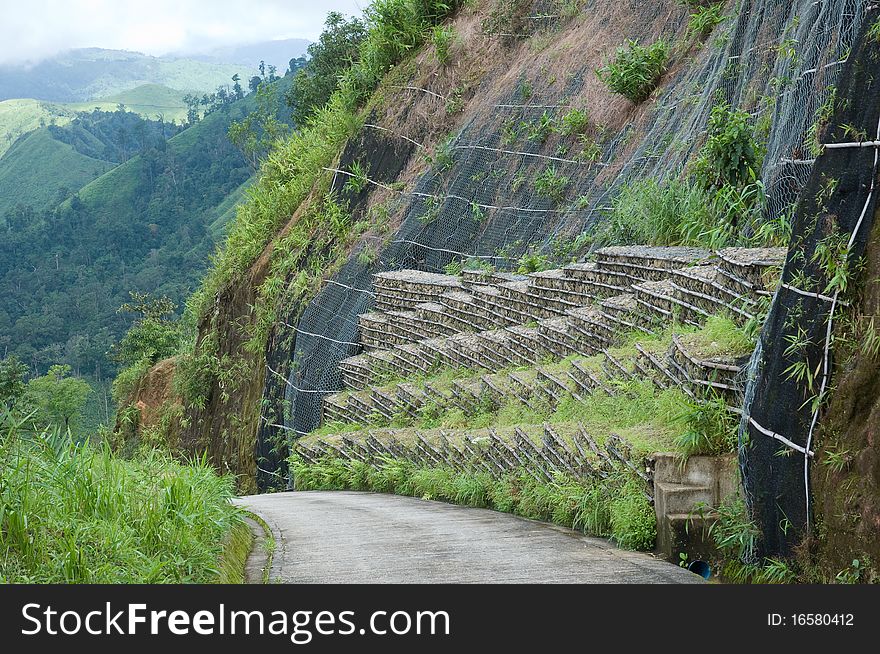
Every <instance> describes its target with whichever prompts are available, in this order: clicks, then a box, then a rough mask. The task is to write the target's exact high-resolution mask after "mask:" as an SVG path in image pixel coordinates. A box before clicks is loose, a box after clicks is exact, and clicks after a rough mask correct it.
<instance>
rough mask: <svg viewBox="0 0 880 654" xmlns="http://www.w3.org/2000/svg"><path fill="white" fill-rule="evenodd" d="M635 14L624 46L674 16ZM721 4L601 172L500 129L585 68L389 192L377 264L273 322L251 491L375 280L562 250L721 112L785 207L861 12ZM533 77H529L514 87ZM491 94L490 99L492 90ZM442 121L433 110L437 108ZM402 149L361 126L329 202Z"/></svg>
mask: <svg viewBox="0 0 880 654" xmlns="http://www.w3.org/2000/svg"><path fill="white" fill-rule="evenodd" d="M555 4H558V3H550V2H539V3H535V4H534V5H533V7H532V14H531V16H530V17H526V19H524V21H523V22H524V24H525V25H526V27H525V28H523V29H525V30H526V31H529V30H531V31H534V32H538V33H540V32H541V31H542V30H546V29H548V28H551V27H552V23H553V21H554V20H557V19H559V18H558V17H557V16H556V15H555V14H556V13H557V12H554V11H553V7H554V6H555ZM630 4H631V5H632V7H631V9H629V10H627V11H631V12H638V13H639V16H640V20H639V21H638V22H637V24H638V25H639V27H638V28H636V29H639V30H641V31H642V32H644V33H633V34H632V35H631V36H632V38H636V39H641V40H642V41H647V40H650V38H652V36H656V35H652V34H651V33H650V30H652V29H654V28H653V27H652V25H656V24H660V23H662V21H664V20H666V16H667V15H669V11H668V9H667V8H663V7H660V6H659V5H660V3H657V5H654V4H653V3H651V7H645V3H630ZM617 5H620V3H616V5H615V6H617ZM728 5H729V6H728V13H729V14H730V15H731V17H730V18H729V19H728V20H727V21H726V22H725V23H723V24H722V25H720V26H719V27H718V28H716V30H715V32H714V33H713V35H712V37H711V38H710V40H709V42H708V43H707V44H706V45H705V46H704V47H703V48H701V49H699V50H697V51H696V52H695V53H693V55H692V57H693V61H692V62H690V63H689V65H687V66H686V67H685V68H684V70H683V71H682V72H680V73H675V74H672V75H670V76H669V78H670V79H669V80H668V81H666V82H664V87H663V92H662V94H661V95H660V97H659V99H658V101H657V102H656V104H655V106H654V108H653V109H652V112H653V115H652V116H651V120H650V121H649V122H648V123H647V126H646V127H643V128H636V127H634V126H630V127H628V128H625V129H624V130H622V131H621V132H619V133H617V134H614V135H609V136H607V137H604V138H603V139H602V141H601V143H600V145H601V151H602V155H601V158H600V159H599V160H598V161H597V162H592V163H590V162H583V161H577V160H575V159H573V158H570V157H569V156H567V155H566V154H565V152H564V151H560V150H559V148H555V144H554V143H553V141H552V139H551V141H550V142H549V144H544V145H541V144H539V143H537V142H527V143H525V144H523V143H522V142H519V143H517V144H515V145H508V144H507V141H506V140H505V138H504V126H505V124H509V122H510V121H511V120H514V121H516V120H520V119H523V118H529V119H532V120H535V119H538V118H539V117H540V116H542V115H543V113H544V112H545V111H546V112H551V113H552V112H553V111H555V110H557V109H558V110H564V108H565V107H566V104H567V97H568V96H569V95H571V94H573V93H575V92H576V91H577V90H578V89H579V87H580V85H582V84H583V83H584V80H585V79H588V77H589V76H595V71H594V70H593V69H592V68H591V67H589V66H588V65H587V64H584V65H583V67H582V69H581V70H579V71H576V72H575V74H572V75H570V76H568V77H567V78H566V81H565V84H563V85H561V86H563V87H564V88H563V90H562V91H558V92H556V93H555V94H554V95H553V96H552V97H551V96H541V97H538V96H534V97H530V98H528V100H525V101H524V99H523V94H522V92H521V88H519V86H518V84H517V83H516V82H511V84H510V88H509V90H508V93H507V97H506V98H497V99H496V98H495V97H493V99H492V100H491V101H488V102H486V104H485V106H483V107H481V109H480V111H479V112H477V113H476V115H471V117H470V118H469V119H468V120H467V122H465V123H464V124H462V125H460V126H459V128H458V129H457V131H456V133H455V134H454V135H453V138H452V140H451V141H450V143H449V145H448V148H447V150H446V152H447V154H448V155H449V162H450V165H449V166H448V167H447V166H437V165H435V166H434V167H433V168H432V169H431V172H428V173H427V174H425V175H423V176H421V177H420V178H419V179H417V180H415V182H414V183H413V184H408V185H406V187H405V188H403V189H399V190H398V189H395V191H394V193H395V198H394V200H393V202H394V203H395V208H396V209H398V210H402V212H403V215H404V219H403V222H402V224H401V226H400V228H399V230H397V231H396V233H395V234H394V235H393V237H392V238H391V239H390V242H389V243H388V244H387V246H385V247H384V248H383V249H382V250H381V252H380V253H379V256H378V259H377V260H376V261H375V262H374V263H372V264H370V265H366V263H364V262H363V258H360V259H359V258H358V256H356V255H355V256H353V257H352V258H351V259H350V260H349V261H348V262H347V263H346V264H345V265H344V267H343V268H342V269H341V271H340V272H339V273H338V274H336V275H334V276H333V277H332V279H331V280H329V281H328V282H327V283H326V284H325V286H324V288H323V290H322V291H321V292H320V293H319V294H318V295H317V296H316V297H315V299H314V300H313V301H312V302H311V303H310V304H309V305H308V307H307V308H306V310H305V311H304V312H303V313H302V315H301V316H299V319H298V320H296V317H295V316H293V315H291V316H282V321H281V322H280V323H279V324H278V325H277V326H276V329H275V333H274V335H273V337H272V342H271V344H270V349H269V352H268V365H269V368H270V370H269V371H268V373H267V385H266V389H265V393H264V402H263V410H262V420H261V426H260V432H259V438H258V445H257V458H258V469H259V478H258V482H259V485H260V487H261V488H267V487H270V486H272V485H277V484H278V481H279V479H281V478H283V474H284V472H283V455H284V448H283V447H278V446H277V444H278V443H279V442H283V441H284V440H285V439H287V438H294V437H296V436H297V435H300V434H303V433H306V432H308V431H309V430H311V429H313V428H315V427H316V426H317V425H318V424H319V422H320V416H321V411H320V407H321V398H322V397H323V395H325V394H327V393H331V392H334V391H336V390H338V389H339V388H340V379H339V373H338V370H337V364H338V362H339V361H340V360H341V359H343V358H345V357H347V356H350V355H352V354H356V353H357V352H358V346H357V344H356V343H357V340H358V330H357V316H358V314H359V313H364V312H366V311H368V310H369V309H370V307H371V302H372V294H371V275H372V274H374V273H377V272H380V271H386V270H397V269H403V268H418V269H422V270H427V271H432V272H443V270H444V268H445V266H446V265H447V264H449V263H450V262H453V261H461V260H463V259H467V258H470V257H481V258H484V259H486V260H488V261H489V262H490V263H492V264H494V265H496V266H497V267H499V268H502V269H503V268H505V267H510V266H511V265H512V264H513V262H514V261H516V260H517V259H518V258H519V257H520V256H521V255H522V254H523V253H524V252H527V251H529V250H533V249H537V250H543V251H549V250H551V249H552V248H553V246H554V243H556V242H557V240H558V239H559V238H560V237H572V236H575V235H577V234H579V233H581V232H582V231H584V230H585V229H587V228H588V227H590V226H591V225H593V224H594V223H595V222H596V221H598V220H601V218H602V215H603V211H605V210H606V208H607V207H608V205H609V204H610V201H611V198H613V197H614V196H615V194H616V193H617V192H618V191H619V189H620V188H621V186H622V185H623V184H625V183H627V182H628V181H631V180H635V179H642V178H647V177H655V178H658V179H664V178H668V177H670V176H674V175H677V174H678V173H680V172H681V170H682V168H683V166H684V164H685V162H687V161H688V159H689V158H690V157H691V156H692V155H693V154H694V152H695V150H696V149H697V148H698V147H699V144H700V143H701V142H702V136H703V134H704V133H705V129H706V124H707V121H708V117H709V113H710V111H711V109H712V107H713V106H714V105H715V104H716V103H717V102H718V101H719V99H724V100H726V101H727V102H729V103H731V104H732V105H735V106H740V107H747V108H749V109H750V110H752V109H753V114H754V118H755V120H756V121H759V120H761V119H766V118H767V117H768V115H769V116H770V117H771V120H772V127H771V130H770V136H769V142H768V144H767V146H768V150H767V156H766V158H765V165H764V170H763V173H762V177H763V180H764V182H765V184H766V187H767V192H768V197H769V208H768V214H769V215H772V216H777V215H780V214H782V213H783V212H785V211H787V210H789V209H790V207H791V206H792V205H793V204H794V202H795V201H796V199H797V196H798V193H799V192H800V190H801V189H802V188H803V187H804V185H805V184H806V183H807V180H808V179H809V177H810V171H811V168H812V166H811V163H810V162H809V161H807V160H806V157H805V156H804V152H805V149H806V145H805V143H806V138H807V137H806V132H807V129H808V128H809V126H810V125H811V124H812V123H813V122H814V120H815V115H816V112H817V109H818V108H819V107H820V106H821V105H822V103H823V102H824V101H825V99H826V98H827V95H828V89H829V87H830V86H832V85H833V84H834V83H835V82H836V79H837V77H838V75H839V72H840V70H841V69H842V67H843V64H844V62H845V58H846V55H847V52H848V51H849V48H850V47H851V45H852V44H853V42H854V38H855V35H856V32H857V30H858V28H859V26H860V25H861V23H862V20H863V14H864V8H863V2H861V1H860V0H820V1H818V2H817V1H815V0H795V1H792V0H743V1H742V2H738V3H736V7H734V3H733V2H730V3H728ZM610 6H611V5H610V3H607V1H606V0H594V1H593V2H586V3H584V6H583V7H582V12H593V11H595V12H600V11H605V12H606V13H608V12H611V11H612V9H609V7H610ZM617 9H618V10H620V7H617ZM642 19H644V20H642ZM674 20H676V21H678V22H677V23H676V24H674V25H667V26H666V27H664V33H666V32H671V31H679V32H680V30H681V27H682V26H681V24H679V23H680V22H681V20H683V19H681V18H679V19H674ZM658 21H659V23H658ZM563 29H564V28H563ZM486 38H491V36H488V35H487V36H486ZM584 47H593V46H591V45H590V44H589V43H585V44H584ZM535 73H536V71H530V70H524V71H523V78H525V77H528V76H529V75H530V74H531V75H534V74H535ZM493 83H494V80H484V81H483V82H482V85H484V86H486V87H487V89H488V88H489V87H490V86H491V85H492V84H493ZM481 89H482V86H481V88H478V89H477V91H476V95H477V97H480V96H481ZM425 91H430V89H426V90H425ZM412 92H413V93H418V92H419V91H418V90H413V91H412ZM485 95H486V97H489V94H488V90H487V92H486V94H485ZM759 98H769V99H770V100H769V101H764V102H758V101H757V99H759ZM437 111H443V103H442V101H441V100H439V99H438V106H437ZM407 139H411V140H407ZM412 141H416V142H417V141H418V135H417V134H400V133H398V132H397V126H396V125H375V126H373V127H370V126H366V127H365V128H364V129H363V130H362V133H361V135H360V137H359V139H358V140H357V142H355V143H350V144H349V146H348V147H347V149H346V153H344V155H343V157H342V159H341V161H340V163H339V170H340V171H342V173H337V179H336V180H335V181H334V186H335V188H337V189H342V187H343V184H344V182H345V181H346V177H345V174H344V173H345V172H346V171H349V170H350V166H351V165H352V164H353V162H355V161H369V162H370V166H369V171H370V175H369V176H370V179H371V180H372V181H373V182H377V183H380V184H386V185H390V184H392V183H393V182H394V181H395V180H396V178H397V176H398V175H399V174H400V172H401V171H403V170H404V168H405V166H406V163H407V160H408V159H409V157H410V156H420V155H421V151H420V147H419V145H418V144H417V143H415V144H414V143H413V142H412ZM548 167H552V168H553V170H554V172H555V174H556V175H557V176H559V177H565V178H568V183H567V184H566V189H565V198H564V200H563V201H561V202H557V201H553V200H551V199H550V198H548V197H545V196H543V195H541V194H540V193H538V192H536V189H535V185H534V180H535V179H536V178H537V177H538V176H539V175H541V174H542V173H543V172H545V171H546V170H547V168H548ZM371 186H373V187H375V188H378V186H376V185H375V184H373V185H371ZM383 190H385V189H383ZM368 192H369V191H364V193H368ZM361 204H363V203H361ZM426 216H427V217H429V219H426ZM292 310H293V309H292Z"/></svg>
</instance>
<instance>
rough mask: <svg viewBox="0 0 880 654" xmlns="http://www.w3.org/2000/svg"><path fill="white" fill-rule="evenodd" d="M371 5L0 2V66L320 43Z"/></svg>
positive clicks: (353, 1)
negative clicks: (74, 52)
mask: <svg viewBox="0 0 880 654" xmlns="http://www.w3.org/2000/svg"><path fill="white" fill-rule="evenodd" d="M368 4H369V0H311V1H310V0H0V63H13V62H23V61H31V62H36V61H39V60H40V59H43V58H45V57H48V56H51V55H53V54H55V53H57V52H60V51H62V50H67V49H70V48H84V47H99V48H111V49H119V50H135V51H137V52H144V53H147V54H152V55H161V54H165V53H168V52H180V51H184V52H194V51H198V50H201V49H207V48H211V47H216V46H221V45H235V44H244V43H253V42H257V41H270V40H274V39H288V38H305V39H309V40H311V41H314V40H315V39H317V37H318V35H319V34H320V33H321V27H322V26H323V24H324V18H325V16H326V15H327V12H329V11H339V12H341V13H344V14H348V15H355V14H360V13H361V10H362V7H364V6H366V5H368Z"/></svg>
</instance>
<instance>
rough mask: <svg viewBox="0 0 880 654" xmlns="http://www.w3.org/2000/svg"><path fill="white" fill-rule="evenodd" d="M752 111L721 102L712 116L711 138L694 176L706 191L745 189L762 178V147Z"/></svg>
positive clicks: (701, 152)
mask: <svg viewBox="0 0 880 654" xmlns="http://www.w3.org/2000/svg"><path fill="white" fill-rule="evenodd" d="M750 121H751V116H749V114H748V112H746V111H742V110H740V109H734V108H732V107H731V106H730V105H728V104H725V103H721V104H718V105H715V106H714V107H713V108H712V113H711V114H710V115H709V127H708V139H707V140H706V144H705V145H704V146H703V148H702V149H701V150H700V156H699V158H698V159H697V160H696V161H695V163H694V175H695V176H696V179H697V181H698V182H699V183H700V184H702V185H703V186H704V187H705V188H722V187H724V186H732V187H735V188H742V187H743V186H745V185H747V184H750V183H753V182H754V181H755V180H756V179H757V178H758V173H759V171H760V168H761V158H762V155H761V153H760V148H759V146H758V144H757V142H756V141H755V133H754V129H753V128H752V126H751V124H750Z"/></svg>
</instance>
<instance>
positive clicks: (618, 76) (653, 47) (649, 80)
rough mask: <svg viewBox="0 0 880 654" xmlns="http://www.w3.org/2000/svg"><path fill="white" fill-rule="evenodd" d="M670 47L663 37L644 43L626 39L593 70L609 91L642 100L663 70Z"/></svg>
mask: <svg viewBox="0 0 880 654" xmlns="http://www.w3.org/2000/svg"><path fill="white" fill-rule="evenodd" d="M670 50H671V47H670V45H669V44H668V43H667V42H666V41H663V40H662V39H660V40H657V41H654V43H651V44H650V45H647V46H642V45H639V44H638V43H637V42H635V41H627V43H626V45H624V46H620V47H619V48H617V51H616V52H615V53H614V59H613V60H611V61H609V62H608V63H606V64H605V65H604V66H603V67H602V68H600V69H599V70H598V71H596V72H597V74H598V75H599V77H600V78H601V79H602V81H603V82H605V83H606V84H607V85H608V88H610V89H611V90H612V91H614V92H615V93H619V94H620V95H623V96H625V97H626V98H628V99H630V100H632V101H633V102H641V101H642V100H645V99H646V98H647V97H648V96H649V95H651V91H653V90H654V89H655V88H656V86H657V82H658V80H659V79H660V76H661V75H662V74H663V73H664V71H665V70H666V66H667V60H668V59H669V53H670Z"/></svg>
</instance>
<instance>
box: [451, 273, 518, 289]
mask: <svg viewBox="0 0 880 654" xmlns="http://www.w3.org/2000/svg"><path fill="white" fill-rule="evenodd" d="M525 278H526V277H525V275H519V274H517V273H510V272H496V271H493V270H468V269H465V270H462V271H461V285H462V286H463V287H464V288H466V289H468V290H472V289H473V288H474V287H475V286H497V285H498V284H503V283H504V282H517V281H522V280H523V279H525Z"/></svg>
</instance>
